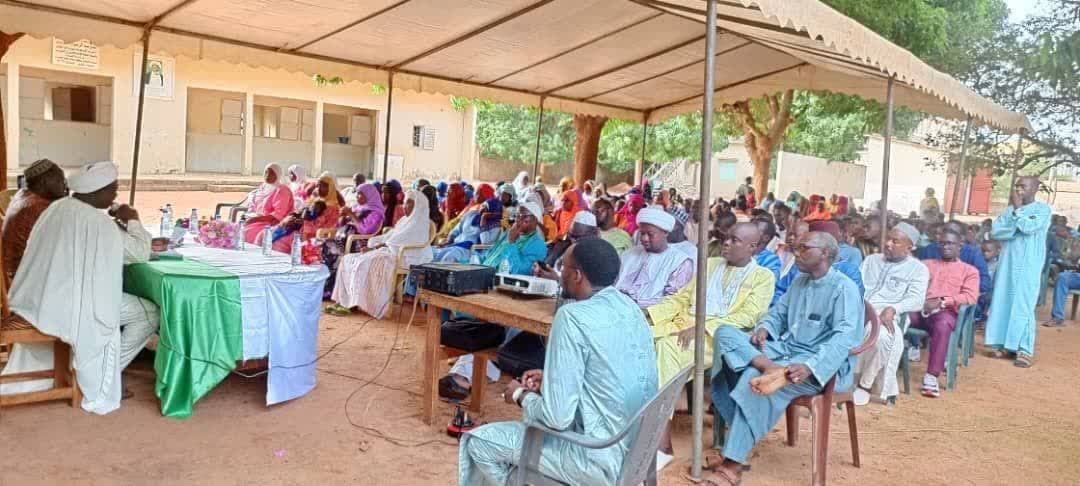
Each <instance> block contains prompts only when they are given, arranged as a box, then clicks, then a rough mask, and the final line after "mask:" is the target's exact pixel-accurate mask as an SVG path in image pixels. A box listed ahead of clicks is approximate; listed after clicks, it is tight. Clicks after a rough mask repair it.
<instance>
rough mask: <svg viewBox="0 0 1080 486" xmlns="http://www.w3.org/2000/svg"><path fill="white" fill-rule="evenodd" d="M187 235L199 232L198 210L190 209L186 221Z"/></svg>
mask: <svg viewBox="0 0 1080 486" xmlns="http://www.w3.org/2000/svg"><path fill="white" fill-rule="evenodd" d="M187 231H188V233H191V234H195V233H198V232H199V210H198V209H195V208H191V218H189V219H188V228H187Z"/></svg>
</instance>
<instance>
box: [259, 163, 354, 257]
mask: <svg viewBox="0 0 1080 486" xmlns="http://www.w3.org/2000/svg"><path fill="white" fill-rule="evenodd" d="M340 211H341V206H340V204H339V201H338V198H337V180H336V179H335V178H334V175H333V174H331V173H329V172H323V173H322V175H320V176H319V179H318V180H317V181H315V189H314V190H312V192H311V196H310V197H308V200H307V201H306V202H305V203H304V206H303V207H302V208H301V209H300V211H297V212H294V213H292V214H290V215H288V216H286V217H285V219H284V220H282V221H281V224H279V225H278V229H277V230H275V232H274V250H276V251H279V252H282V253H288V252H289V251H290V250H291V249H292V241H293V238H295V237H296V233H299V234H300V241H302V242H303V241H307V240H310V239H312V238H315V235H316V234H317V233H318V231H319V230H320V229H337V224H338V216H339V215H340Z"/></svg>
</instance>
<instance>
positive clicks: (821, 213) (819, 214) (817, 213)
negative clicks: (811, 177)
mask: <svg viewBox="0 0 1080 486" xmlns="http://www.w3.org/2000/svg"><path fill="white" fill-rule="evenodd" d="M803 219H805V220H806V221H828V220H830V219H832V213H830V212H829V210H828V208H826V207H825V201H824V200H821V201H818V203H817V206H816V207H815V208H814V210H813V211H811V212H810V214H807V215H806V218H803Z"/></svg>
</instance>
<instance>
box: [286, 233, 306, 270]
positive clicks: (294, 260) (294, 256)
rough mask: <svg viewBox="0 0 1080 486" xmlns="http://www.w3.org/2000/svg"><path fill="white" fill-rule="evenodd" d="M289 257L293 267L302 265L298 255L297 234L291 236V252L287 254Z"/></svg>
mask: <svg viewBox="0 0 1080 486" xmlns="http://www.w3.org/2000/svg"><path fill="white" fill-rule="evenodd" d="M289 256H290V257H292V264H293V265H300V264H301V263H303V261H302V259H301V253H300V234H299V233H297V234H295V235H293V239H292V250H291V251H290V252H289Z"/></svg>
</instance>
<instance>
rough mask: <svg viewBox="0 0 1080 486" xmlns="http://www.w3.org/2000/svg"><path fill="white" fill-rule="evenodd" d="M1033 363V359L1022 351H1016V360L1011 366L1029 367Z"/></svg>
mask: <svg viewBox="0 0 1080 486" xmlns="http://www.w3.org/2000/svg"><path fill="white" fill-rule="evenodd" d="M1034 364H1035V360H1034V359H1033V358H1032V357H1031V356H1028V355H1027V354H1024V353H1017V355H1016V360H1015V361H1013V366H1016V367H1017V368H1031V366H1032V365H1034Z"/></svg>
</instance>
